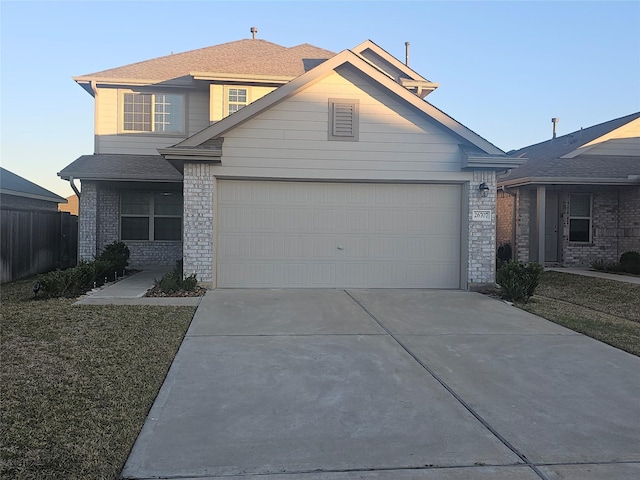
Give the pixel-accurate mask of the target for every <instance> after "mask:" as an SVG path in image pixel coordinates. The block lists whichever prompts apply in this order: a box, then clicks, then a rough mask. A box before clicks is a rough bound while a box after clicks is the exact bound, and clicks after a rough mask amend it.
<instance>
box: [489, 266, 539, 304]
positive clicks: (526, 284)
mask: <svg viewBox="0 0 640 480" xmlns="http://www.w3.org/2000/svg"><path fill="white" fill-rule="evenodd" d="M543 270H544V269H543V267H542V265H540V264H539V263H536V262H531V263H528V264H526V265H525V264H523V263H520V262H507V263H505V264H504V265H502V267H501V268H500V270H498V274H497V277H496V281H497V283H498V285H500V288H501V290H500V291H501V295H502V298H504V299H505V300H510V301H512V302H525V303H526V302H527V301H528V300H529V298H530V297H531V296H532V295H533V294H534V292H535V289H536V287H537V286H538V283H539V281H540V275H542V271H543Z"/></svg>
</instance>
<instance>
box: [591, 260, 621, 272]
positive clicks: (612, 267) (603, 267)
mask: <svg viewBox="0 0 640 480" xmlns="http://www.w3.org/2000/svg"><path fill="white" fill-rule="evenodd" d="M591 268H593V269H594V270H600V271H603V272H619V271H620V265H619V264H617V263H615V262H605V261H604V260H595V261H593V262H591Z"/></svg>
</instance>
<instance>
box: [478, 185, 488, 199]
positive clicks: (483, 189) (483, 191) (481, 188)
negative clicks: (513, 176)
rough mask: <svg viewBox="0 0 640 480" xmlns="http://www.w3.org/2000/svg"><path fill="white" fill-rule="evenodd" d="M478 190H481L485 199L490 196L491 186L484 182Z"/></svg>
mask: <svg viewBox="0 0 640 480" xmlns="http://www.w3.org/2000/svg"><path fill="white" fill-rule="evenodd" d="M478 190H480V195H482V196H483V197H488V196H489V185H487V184H486V183H485V182H482V183H481V184H480V186H479V187H478Z"/></svg>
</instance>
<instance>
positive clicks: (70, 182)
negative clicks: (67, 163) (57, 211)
mask: <svg viewBox="0 0 640 480" xmlns="http://www.w3.org/2000/svg"><path fill="white" fill-rule="evenodd" d="M73 180H74V179H73V177H69V185H71V188H72V189H73V192H74V193H75V194H76V195H77V196H78V207H80V190H78V187H76V184H75V183H73Z"/></svg>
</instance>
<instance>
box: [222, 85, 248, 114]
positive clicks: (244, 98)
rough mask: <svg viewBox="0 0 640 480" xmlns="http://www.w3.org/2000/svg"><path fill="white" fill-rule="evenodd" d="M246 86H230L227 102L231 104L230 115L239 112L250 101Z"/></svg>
mask: <svg viewBox="0 0 640 480" xmlns="http://www.w3.org/2000/svg"><path fill="white" fill-rule="evenodd" d="M248 98H249V97H248V95H247V89H246V88H230V89H229V91H228V94H227V103H228V105H229V115H231V114H232V113H235V112H237V111H238V110H240V109H241V108H242V107H246V106H247V104H248V103H249V102H248Z"/></svg>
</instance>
